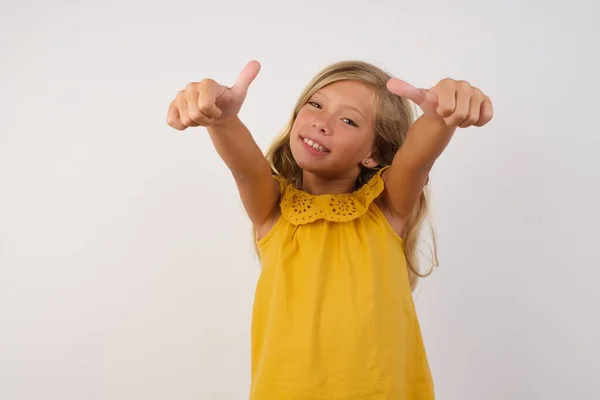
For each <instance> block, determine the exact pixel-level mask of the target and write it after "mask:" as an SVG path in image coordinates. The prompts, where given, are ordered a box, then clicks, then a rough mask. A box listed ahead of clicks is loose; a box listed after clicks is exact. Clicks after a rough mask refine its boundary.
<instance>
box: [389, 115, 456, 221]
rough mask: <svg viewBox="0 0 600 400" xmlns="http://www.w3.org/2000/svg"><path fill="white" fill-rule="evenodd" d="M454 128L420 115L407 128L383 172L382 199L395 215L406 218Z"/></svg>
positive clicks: (448, 141) (435, 119)
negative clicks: (387, 167) (400, 143)
mask: <svg viewBox="0 0 600 400" xmlns="http://www.w3.org/2000/svg"><path fill="white" fill-rule="evenodd" d="M455 131H456V127H449V126H447V125H446V124H445V123H444V121H443V120H441V121H440V120H439V119H437V118H432V117H429V116H426V115H423V116H421V117H420V118H419V119H418V120H417V121H416V122H415V123H414V124H413V126H412V127H411V128H410V129H409V131H408V134H407V137H406V140H405V141H404V144H403V145H402V147H401V148H400V150H398V152H397V153H396V155H395V156H394V160H393V162H392V166H391V168H389V169H388V170H387V171H385V172H384V173H383V179H384V181H385V186H386V190H385V191H384V193H383V200H384V202H385V203H386V205H387V206H388V208H389V209H390V210H391V211H392V212H393V214H394V215H395V216H398V217H400V218H407V217H408V216H409V214H410V212H411V211H412V209H413V207H414V205H415V204H416V203H417V201H418V200H419V196H420V195H421V193H422V192H423V188H424V187H425V185H426V184H427V181H428V180H429V173H430V171H431V169H432V167H433V165H434V163H435V161H436V160H437V158H438V157H439V156H440V155H441V154H442V152H443V151H444V150H445V148H446V146H447V145H448V143H450V140H451V138H452V136H453V135H454V132H455Z"/></svg>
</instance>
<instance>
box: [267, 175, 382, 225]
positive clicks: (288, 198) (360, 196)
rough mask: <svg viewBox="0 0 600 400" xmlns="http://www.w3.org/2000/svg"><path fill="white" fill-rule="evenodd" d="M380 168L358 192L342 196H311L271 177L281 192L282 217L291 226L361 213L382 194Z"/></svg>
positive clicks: (343, 220) (344, 217) (349, 219)
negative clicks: (277, 183)
mask: <svg viewBox="0 0 600 400" xmlns="http://www.w3.org/2000/svg"><path fill="white" fill-rule="evenodd" d="M385 169H386V168H382V169H381V170H379V171H377V173H376V174H375V175H374V176H373V177H372V178H371V179H370V180H369V181H368V182H367V183H365V184H364V185H363V186H362V187H361V188H360V189H358V190H356V191H354V192H352V193H344V194H334V195H331V194H319V195H313V194H310V193H308V192H305V191H304V190H301V189H297V188H295V187H294V185H293V184H292V183H291V182H289V181H288V180H286V179H285V178H282V177H280V176H277V175H274V176H273V177H274V178H275V179H276V180H277V181H278V182H279V185H280V190H281V200H280V207H281V213H282V215H283V216H284V217H285V218H286V219H287V220H288V221H289V222H290V223H292V224H294V225H300V224H307V223H310V222H314V221H316V220H318V219H325V220H327V221H332V222H347V221H351V220H353V219H355V218H358V217H360V216H362V215H363V214H365V213H366V212H367V210H368V209H369V205H370V204H371V203H372V202H373V200H375V199H376V198H377V196H379V195H380V194H381V192H383V189H384V182H383V178H382V177H381V173H382V172H383V171H384V170H385Z"/></svg>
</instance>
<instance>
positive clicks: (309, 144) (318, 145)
mask: <svg viewBox="0 0 600 400" xmlns="http://www.w3.org/2000/svg"><path fill="white" fill-rule="evenodd" d="M300 139H301V140H302V141H303V142H304V145H305V146H307V147H309V148H312V149H313V150H315V151H318V152H320V153H331V150H329V149H328V148H327V147H325V146H323V144H321V143H319V142H317V141H316V140H312V139H309V138H305V137H302V136H300Z"/></svg>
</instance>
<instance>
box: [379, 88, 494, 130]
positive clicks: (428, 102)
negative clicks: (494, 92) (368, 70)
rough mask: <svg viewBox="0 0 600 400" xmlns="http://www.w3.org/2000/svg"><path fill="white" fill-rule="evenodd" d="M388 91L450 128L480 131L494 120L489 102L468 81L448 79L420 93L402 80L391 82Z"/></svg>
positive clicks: (420, 90) (487, 98) (486, 97)
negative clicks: (409, 101) (468, 128)
mask: <svg viewBox="0 0 600 400" xmlns="http://www.w3.org/2000/svg"><path fill="white" fill-rule="evenodd" d="M387 88H388V90H389V91H390V92H392V93H394V94H397V95H398V96H402V97H406V98H408V99H409V100H411V101H413V102H414V103H415V104H416V105H418V106H419V108H421V110H423V113H424V114H425V115H429V116H434V117H436V118H439V119H440V120H443V121H444V123H445V124H446V125H447V126H449V127H460V128H467V127H469V126H478V127H480V126H484V125H485V124H487V123H488V122H490V121H491V119H492V118H493V116H494V110H493V107H492V101H491V100H490V98H489V97H488V96H486V95H485V94H484V93H483V92H482V91H481V90H480V89H478V88H476V87H475V86H471V84H470V83H468V82H466V81H456V80H454V79H450V78H446V79H442V80H441V81H440V82H439V83H438V84H437V85H435V86H434V87H432V88H431V89H418V88H415V87H414V86H412V85H410V84H409V83H407V82H405V81H402V80H400V79H390V80H389V81H388V83H387Z"/></svg>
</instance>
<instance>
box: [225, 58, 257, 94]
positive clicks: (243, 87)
mask: <svg viewBox="0 0 600 400" xmlns="http://www.w3.org/2000/svg"><path fill="white" fill-rule="evenodd" d="M259 71H260V63H259V62H258V61H255V60H252V61H250V62H249V63H248V64H246V66H245V67H244V69H242V72H240V74H239V75H238V78H237V80H236V81H235V84H234V85H233V87H232V88H231V89H232V90H234V91H238V92H241V93H246V92H247V91H248V88H249V87H250V84H251V83H252V82H253V81H254V79H255V78H256V76H257V75H258V72H259Z"/></svg>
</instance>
